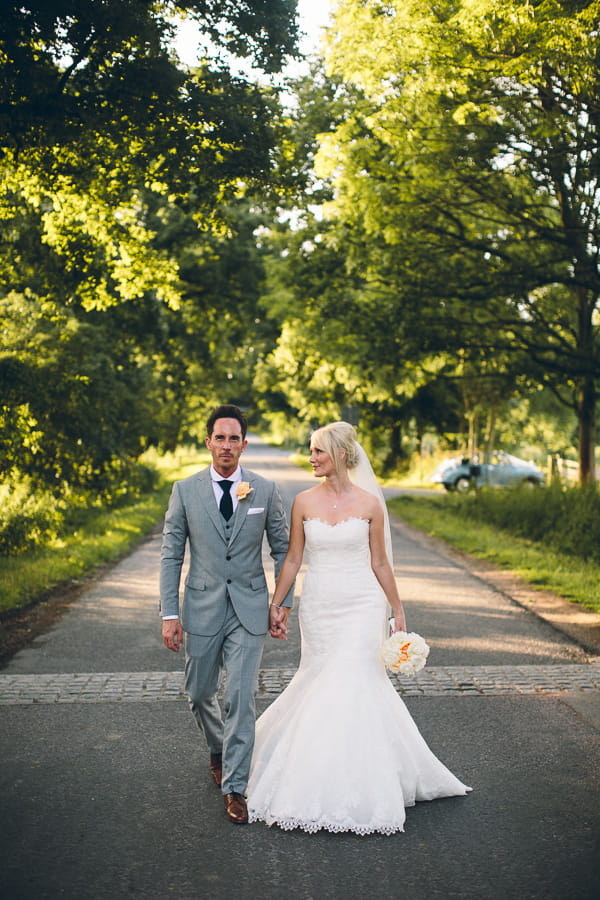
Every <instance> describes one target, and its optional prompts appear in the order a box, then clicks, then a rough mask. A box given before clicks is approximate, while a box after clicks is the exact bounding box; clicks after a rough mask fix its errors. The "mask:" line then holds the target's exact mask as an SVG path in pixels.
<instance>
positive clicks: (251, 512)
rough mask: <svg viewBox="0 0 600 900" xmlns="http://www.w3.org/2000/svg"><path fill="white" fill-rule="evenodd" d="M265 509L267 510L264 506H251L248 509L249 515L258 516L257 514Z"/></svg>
mask: <svg viewBox="0 0 600 900" xmlns="http://www.w3.org/2000/svg"><path fill="white" fill-rule="evenodd" d="M264 511H265V508H264V506H253V507H251V508H250V509H249V510H248V515H249V516H256V515H258V513H261V512H264Z"/></svg>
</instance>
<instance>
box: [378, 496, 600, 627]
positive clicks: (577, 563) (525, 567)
mask: <svg viewBox="0 0 600 900" xmlns="http://www.w3.org/2000/svg"><path fill="white" fill-rule="evenodd" d="M444 501H445V497H444V496H440V497H413V496H404V497H396V498H395V499H393V500H391V501H390V502H389V508H390V511H391V512H392V513H394V514H395V515H397V516H399V517H400V518H401V519H404V520H405V521H406V522H408V524H409V525H414V526H415V528H419V529H421V530H422V531H424V532H426V534H430V535H432V536H433V537H438V538H441V539H442V540H444V541H446V542H447V543H448V544H451V545H452V546H453V547H456V548H457V549H458V550H462V551H464V552H466V553H470V554H471V555H472V556H475V557H478V558H479V559H485V560H487V561H488V562H490V563H493V564H494V565H496V566H498V567H499V568H501V569H509V570H511V571H512V572H515V573H516V574H517V575H519V576H520V577H521V578H522V579H523V580H524V581H526V582H528V583H529V584H531V586H532V587H533V588H535V589H538V590H548V591H552V592H553V593H555V594H558V595H559V596H560V597H564V598H565V599H566V600H570V601H573V602H575V603H580V604H581V605H582V606H585V607H586V608H587V609H591V610H593V611H594V612H599V613H600V566H599V565H598V564H597V563H593V562H586V561H584V560H581V559H578V558H577V557H575V556H571V555H569V554H566V553H560V552H558V551H556V550H552V549H548V548H547V547H545V546H544V545H543V544H541V543H534V542H533V541H528V540H526V539H525V538H520V537H516V536H515V535H513V534H509V533H508V532H506V531H503V530H502V529H500V528H497V527H494V526H492V525H486V524H485V523H482V522H478V521H469V520H468V519H465V518H464V517H463V516H460V515H459V514H457V513H456V512H454V511H453V510H452V509H449V508H448V504H447V503H445V502H444Z"/></svg>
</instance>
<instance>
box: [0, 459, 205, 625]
mask: <svg viewBox="0 0 600 900" xmlns="http://www.w3.org/2000/svg"><path fill="white" fill-rule="evenodd" d="M208 458H209V457H208V456H207V454H205V453H203V452H198V453H194V452H193V451H188V450H186V451H180V452H178V453H176V454H169V456H168V457H164V458H162V459H158V458H156V459H155V460H152V462H154V464H155V465H156V467H157V468H158V469H159V472H160V475H161V480H160V484H159V486H158V487H157V488H156V489H155V490H154V491H152V493H150V494H145V495H143V496H142V497H140V498H138V499H137V500H135V501H134V502H132V503H131V504H129V505H127V506H120V507H118V508H117V509H108V510H106V511H97V510H94V511H91V512H90V514H89V515H88V516H87V517H86V518H85V521H84V522H83V524H82V525H81V526H80V527H79V528H77V530H74V531H72V532H70V533H67V534H63V535H61V537H60V538H57V539H56V540H54V541H52V542H51V543H49V544H48V545H46V546H42V547H39V548H37V549H35V550H32V551H30V552H27V553H23V554H21V555H19V556H15V557H10V556H9V557H5V558H3V559H0V583H1V584H2V592H1V595H0V615H2V614H3V613H6V612H8V611H9V610H15V609H20V608H22V607H24V606H28V605H29V604H31V603H35V602H36V601H38V600H41V599H43V597H44V596H46V595H47V594H48V592H49V591H50V590H52V589H53V588H56V587H57V586H59V585H63V584H64V585H65V586H66V585H73V584H77V583H78V582H80V581H83V580H84V579H85V578H87V577H89V576H90V575H92V574H93V573H94V571H95V570H96V569H98V568H99V567H100V566H102V565H104V564H106V563H110V562H114V561H116V560H118V559H120V558H121V557H122V556H124V555H125V554H126V553H127V552H128V551H129V550H131V549H132V548H133V547H134V546H135V545H136V544H137V543H138V542H139V541H140V540H142V539H143V538H144V537H145V536H146V535H148V534H149V533H150V532H151V531H152V529H153V528H154V527H155V525H156V523H157V522H159V521H160V519H161V517H162V515H163V514H164V511H165V509H166V506H167V502H168V499H169V494H170V492H171V484H172V483H173V481H175V480H177V479H179V478H185V477H187V475H191V474H192V473H193V472H195V471H197V470H198V469H199V468H201V467H202V466H204V465H206V463H207V460H208Z"/></svg>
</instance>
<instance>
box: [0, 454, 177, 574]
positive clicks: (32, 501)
mask: <svg viewBox="0 0 600 900" xmlns="http://www.w3.org/2000/svg"><path fill="white" fill-rule="evenodd" d="M159 481H160V474H159V472H158V471H157V470H156V469H154V468H152V467H151V466H149V465H140V464H136V463H133V462H131V461H130V460H125V461H120V460H113V462H112V463H111V470H110V478H106V479H105V484H104V486H103V489H102V490H99V491H90V490H81V489H80V490H76V489H73V488H72V487H69V485H66V484H65V485H63V486H62V492H60V493H59V492H57V491H54V492H52V493H51V492H50V491H48V490H44V489H43V488H41V487H40V486H36V485H34V484H33V482H32V480H31V479H30V478H27V477H23V478H22V479H20V480H18V481H17V480H15V478H14V476H13V479H12V480H11V482H10V483H5V484H0V556H18V555H20V554H22V553H24V552H26V551H27V550H31V549H32V548H34V547H41V546H44V545H46V544H48V543H49V542H50V541H52V540H53V539H55V538H56V537H59V536H61V535H63V534H64V533H65V532H66V531H71V530H73V529H74V528H78V527H80V526H82V525H83V524H84V523H85V522H86V520H87V519H88V518H89V516H90V514H91V513H94V512H98V511H99V510H111V509H118V508H120V507H124V506H127V505H129V504H131V503H133V502H135V501H136V500H137V499H138V498H139V497H141V496H143V495H144V494H148V493H149V492H151V491H152V490H154V489H155V488H156V487H157V485H158V483H159Z"/></svg>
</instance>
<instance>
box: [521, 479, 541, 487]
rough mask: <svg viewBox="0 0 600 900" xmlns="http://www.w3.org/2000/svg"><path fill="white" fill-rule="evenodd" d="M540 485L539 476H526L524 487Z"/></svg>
mask: <svg viewBox="0 0 600 900" xmlns="http://www.w3.org/2000/svg"><path fill="white" fill-rule="evenodd" d="M539 486H540V482H539V481H538V480H537V478H526V479H525V481H524V482H523V487H529V488H536V487H539Z"/></svg>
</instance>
